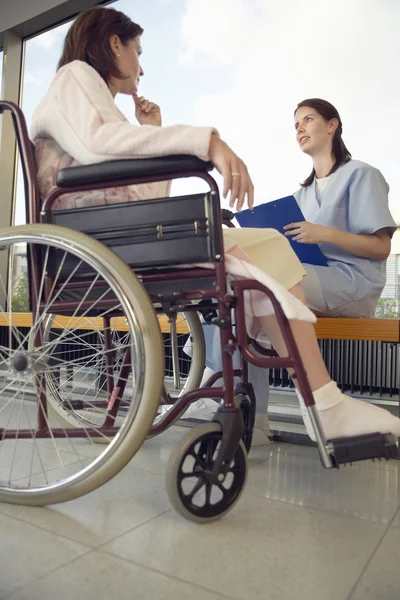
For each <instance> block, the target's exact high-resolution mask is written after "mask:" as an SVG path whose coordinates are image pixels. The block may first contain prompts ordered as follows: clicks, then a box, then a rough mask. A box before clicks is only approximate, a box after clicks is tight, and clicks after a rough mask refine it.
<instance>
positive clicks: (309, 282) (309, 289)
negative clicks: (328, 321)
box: [301, 263, 329, 317]
mask: <svg viewBox="0 0 400 600" xmlns="http://www.w3.org/2000/svg"><path fill="white" fill-rule="evenodd" d="M303 267H304V270H305V271H306V273H307V274H306V276H305V277H304V279H303V280H302V282H301V287H302V289H303V293H304V297H305V299H306V304H307V306H308V308H310V309H311V310H312V311H313V313H315V314H316V315H317V317H322V316H324V315H327V314H328V312H329V309H328V306H327V304H326V301H325V296H324V293H323V291H322V286H321V283H320V280H319V277H318V273H317V271H316V269H315V268H314V267H313V265H308V264H304V263H303Z"/></svg>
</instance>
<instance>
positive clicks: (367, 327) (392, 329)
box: [315, 318, 400, 342]
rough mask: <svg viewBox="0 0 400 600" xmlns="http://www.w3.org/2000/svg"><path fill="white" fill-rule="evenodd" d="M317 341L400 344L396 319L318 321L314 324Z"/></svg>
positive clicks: (398, 325) (399, 324)
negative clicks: (369, 341) (361, 341)
mask: <svg viewBox="0 0 400 600" xmlns="http://www.w3.org/2000/svg"><path fill="white" fill-rule="evenodd" d="M315 331H316V334H317V338H318V339H320V340H321V339H325V340H326V339H328V340H375V341H380V342H400V321H399V320H398V319H341V318H336V319H324V318H321V319H318V321H317V323H316V324H315Z"/></svg>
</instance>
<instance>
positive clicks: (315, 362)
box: [261, 283, 331, 392]
mask: <svg viewBox="0 0 400 600" xmlns="http://www.w3.org/2000/svg"><path fill="white" fill-rule="evenodd" d="M289 291H290V292H291V293H292V294H293V296H296V298H298V299H299V300H300V301H301V302H303V303H304V304H305V298H304V294H303V290H302V289H301V285H300V283H298V284H297V285H296V286H295V287H293V288H292V289H291V290H289ZM261 323H262V328H263V331H264V332H265V333H266V334H267V335H268V338H269V340H270V342H271V344H272V345H273V347H274V348H275V350H276V351H277V353H278V354H279V355H280V356H287V354H288V352H287V348H286V345H285V342H284V339H283V336H282V333H281V329H280V327H279V324H278V321H277V319H276V317H275V315H271V316H269V317H261ZM290 327H291V329H292V332H293V335H294V338H295V340H296V344H297V348H298V350H299V353H300V356H301V359H302V361H303V364H304V368H305V370H306V373H307V376H308V381H309V383H310V386H311V390H312V391H313V392H314V391H315V390H318V389H319V388H321V387H322V386H323V385H325V384H327V383H329V382H330V381H331V378H330V377H329V373H328V371H327V370H326V366H325V363H324V360H323V358H322V355H321V352H320V349H319V346H318V342H317V338H316V335H315V330H314V326H313V324H312V323H308V322H306V321H297V320H293V321H290ZM288 371H289V373H290V374H291V373H292V372H293V370H292V369H288ZM294 384H295V385H296V380H294Z"/></svg>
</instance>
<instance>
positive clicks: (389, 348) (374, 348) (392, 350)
mask: <svg viewBox="0 0 400 600" xmlns="http://www.w3.org/2000/svg"><path fill="white" fill-rule="evenodd" d="M318 343H319V346H320V349H321V353H322V356H323V359H324V361H325V364H326V366H327V369H328V371H329V374H330V376H331V377H332V379H334V380H335V381H336V382H337V383H338V385H339V386H340V388H341V389H342V391H348V392H350V393H351V394H353V393H356V394H361V395H365V396H367V395H368V396H373V395H379V396H387V397H389V398H393V397H395V396H399V394H400V347H399V344H394V343H391V342H375V341H359V340H319V341H318ZM269 382H270V386H271V387H275V388H277V387H278V388H292V387H293V383H292V381H291V380H290V378H289V376H288V374H287V371H286V370H285V369H271V370H270V374H269Z"/></svg>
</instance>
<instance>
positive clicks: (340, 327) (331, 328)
mask: <svg viewBox="0 0 400 600" xmlns="http://www.w3.org/2000/svg"><path fill="white" fill-rule="evenodd" d="M158 320H159V324H160V328H161V331H162V333H169V332H170V327H169V323H168V317H167V316H165V315H160V316H159V318H158ZM7 321H8V319H7V318H6V317H5V315H2V318H1V319H0V326H6V325H7ZM113 321H114V319H113ZM115 321H116V322H113V324H112V326H113V327H114V328H115V329H118V330H119V331H127V326H126V324H125V319H123V318H122V317H121V318H118V319H115ZM12 324H13V325H14V326H16V327H31V325H32V315H31V314H30V313H14V314H13V319H12ZM67 326H68V327H71V328H73V329H95V328H96V329H97V328H98V329H101V328H102V321H101V320H100V319H90V318H84V319H82V318H80V317H75V318H73V319H71V317H60V316H58V317H57V318H56V319H55V320H54V323H53V325H52V328H54V329H55V328H63V327H67ZM177 331H178V333H188V327H187V325H186V321H185V320H184V319H178V323H177ZM315 332H316V334H317V338H318V339H320V340H373V341H378V342H394V343H399V342H400V320H399V319H340V318H338V319H325V318H323V319H318V321H317V323H316V324H315Z"/></svg>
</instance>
